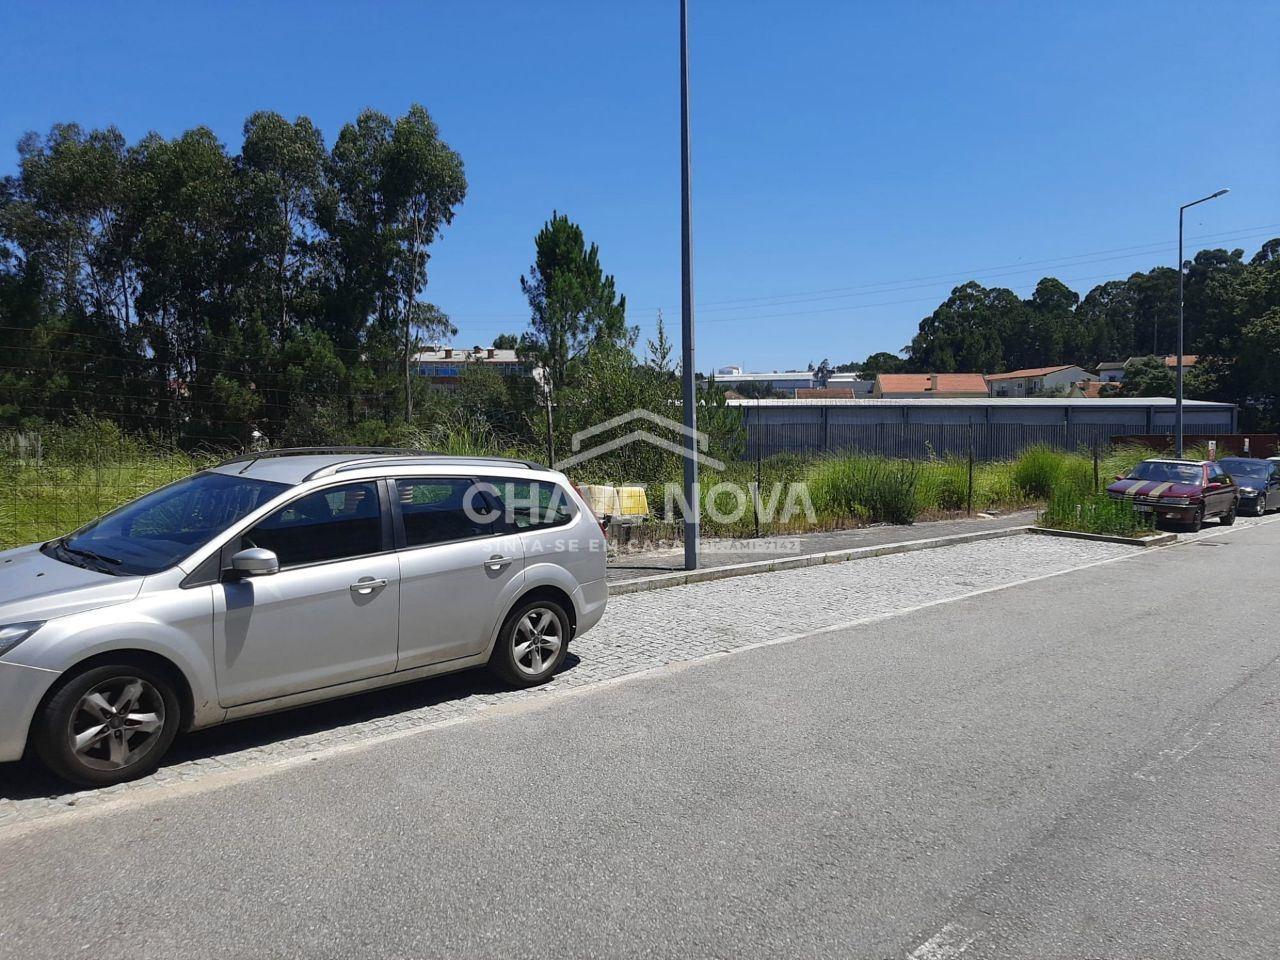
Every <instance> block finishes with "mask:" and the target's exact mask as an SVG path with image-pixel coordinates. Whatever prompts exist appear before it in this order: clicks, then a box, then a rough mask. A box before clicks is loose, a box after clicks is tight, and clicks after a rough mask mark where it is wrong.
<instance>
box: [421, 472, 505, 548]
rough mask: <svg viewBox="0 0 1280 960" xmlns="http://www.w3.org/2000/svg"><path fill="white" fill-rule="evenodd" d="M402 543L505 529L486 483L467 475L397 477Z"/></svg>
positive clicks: (449, 539)
mask: <svg viewBox="0 0 1280 960" xmlns="http://www.w3.org/2000/svg"><path fill="white" fill-rule="evenodd" d="M396 500H397V502H398V503H399V505H400V517H401V520H402V522H403V524H404V539H405V546H409V547H421V546H426V545H428V544H432V543H450V542H452V541H455V540H473V539H475V538H477V537H490V536H493V535H494V534H497V533H502V532H504V529H503V526H502V515H501V512H500V511H499V510H498V509H497V507H496V504H495V503H494V502H493V501H492V500H491V499H490V497H489V495H488V493H487V492H486V485H485V484H477V483H476V481H475V480H473V479H472V478H470V477H422V478H417V477H415V478H412V479H406V480H397V481H396Z"/></svg>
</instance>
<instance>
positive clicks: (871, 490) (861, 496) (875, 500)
mask: <svg viewBox="0 0 1280 960" xmlns="http://www.w3.org/2000/svg"><path fill="white" fill-rule="evenodd" d="M920 474H921V467H920V464H918V463H913V462H911V461H909V460H887V459H884V458H883V457H868V456H858V455H855V456H847V457H834V458H831V459H827V460H821V461H819V462H818V463H817V464H816V465H815V466H814V468H813V470H812V471H811V472H810V474H809V479H808V483H809V495H810V496H811V497H812V499H813V506H814V509H815V510H816V511H817V512H818V514H819V516H822V517H824V518H841V517H850V518H857V519H860V520H865V521H871V522H874V521H885V522H887V523H912V522H913V521H914V520H915V518H916V515H917V513H918V512H919V509H920V507H919V503H918V502H917V487H918V484H919V480H920Z"/></svg>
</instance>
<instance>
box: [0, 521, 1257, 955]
mask: <svg viewBox="0 0 1280 960" xmlns="http://www.w3.org/2000/svg"><path fill="white" fill-rule="evenodd" d="M1276 522H1280V514H1277V515H1276V516H1274V517H1272V518H1270V519H1263V520H1259V521H1258V522H1256V523H1251V524H1249V525H1248V526H1232V527H1223V528H1221V529H1219V530H1214V531H1212V532H1210V533H1200V534H1197V535H1194V538H1192V539H1188V540H1182V541H1179V542H1177V543H1172V544H1169V545H1168V546H1163V547H1146V548H1135V549H1134V551H1133V553H1128V554H1125V555H1123V556H1119V557H1109V558H1108V559H1106V560H1093V561H1090V562H1089V563H1085V564H1081V565H1080V566H1078V567H1069V568H1067V569H1065V570H1056V571H1054V572H1052V573H1043V574H1038V575H1037V576H1034V577H1024V578H1023V579H1021V580H1013V581H1010V582H1008V583H1001V584H997V585H995V586H991V587H983V588H982V589H979V590H971V591H969V592H967V593H961V594H956V595H955V596H952V597H943V598H942V599H939V600H930V601H927V602H925V603H918V604H914V605H912V606H907V607H901V608H899V609H897V610H890V611H887V612H885V613H878V614H873V615H871V616H866V617H858V618H855V619H852V620H845V621H842V622H840V623H834V624H829V625H827V626H825V627H818V628H816V629H813V630H806V631H803V632H801V633H793V634H788V635H786V636H781V637H773V638H771V639H768V640H760V641H757V642H755V643H746V644H742V645H741V646H738V647H735V648H733V649H732V650H725V651H719V652H717V653H711V654H707V655H706V656H705V657H698V658H696V659H692V660H683V661H680V662H678V663H669V664H663V665H661V666H657V667H651V668H650V669H648V670H640V671H637V672H635V673H628V674H623V675H621V676H617V677H610V678H608V679H605V680H601V681H599V682H597V683H593V684H586V685H583V686H580V687H568V688H564V689H558V690H557V689H552V688H550V687H542V688H540V689H541V692H542V693H543V695H542V696H538V697H530V698H528V699H522V700H518V701H514V702H512V703H509V704H501V705H495V706H493V707H491V708H490V709H488V710H484V711H475V712H472V713H469V714H468V715H466V716H461V717H450V718H448V719H443V720H440V721H437V722H433V723H427V724H423V725H421V726H415V727H412V728H409V729H405V730H393V731H390V732H388V733H386V734H381V735H376V736H370V737H366V738H363V739H361V740H358V741H355V742H352V743H339V744H332V745H329V746H326V747H323V748H321V749H318V750H314V751H312V752H309V753H305V754H301V755H298V756H293V757H283V758H280V759H272V760H268V761H266V762H265V763H263V764H262V765H261V766H258V767H242V768H238V769H234V770H226V771H215V772H211V773H210V774H209V775H208V776H207V777H202V778H201V779H199V780H192V781H185V782H182V783H179V784H176V785H175V784H172V783H157V784H154V785H148V786H147V787H146V788H142V789H138V790H136V791H133V792H130V793H124V794H121V795H120V796H119V797H114V798H112V799H110V800H105V801H103V802H101V803H96V804H94V805H93V806H92V807H85V808H80V809H76V810H74V811H68V812H66V813H60V814H58V815H56V816H48V817H41V818H38V819H35V820H26V821H20V822H18V823H15V824H12V825H10V826H6V827H0V839H10V838H13V837H15V836H22V835H25V834H27V833H31V832H35V831H37V830H41V829H44V828H47V827H50V826H53V825H55V824H60V823H78V822H80V821H81V820H82V819H84V818H86V817H94V816H97V815H98V814H101V813H114V812H116V811H118V810H120V809H121V808H124V807H131V806H141V805H145V804H149V803H155V802H158V801H163V800H169V799H172V798H176V797H184V796H193V795H196V794H200V793H204V792H206V791H209V790H215V789H218V788H220V787H222V786H229V785H231V784H235V783H245V782H248V781H251V780H257V779H259V778H261V777H266V776H270V775H272V774H275V773H280V772H283V771H285V770H289V769H291V768H293V767H296V766H300V765H306V764H308V763H311V762H312V761H315V760H321V759H326V758H330V757H336V756H341V755H343V754H348V753H353V752H355V751H358V750H364V749H367V748H369V747H374V746H379V745H381V744H384V743H390V742H392V741H394V740H401V739H404V738H405V737H410V736H417V735H418V734H421V733H425V732H430V731H434V730H439V729H441V728H443V727H451V726H453V725H455V724H460V723H473V722H477V721H487V720H490V719H491V718H494V717H500V716H507V715H511V714H517V713H523V712H525V711H526V710H533V709H539V708H541V707H542V706H544V705H546V704H549V703H555V702H558V701H560V700H565V699H569V698H572V697H578V696H583V695H586V694H593V693H597V692H599V691H601V690H606V689H609V688H610V687H614V686H618V685H621V684H624V683H634V682H636V681H639V680H649V679H652V678H654V677H659V676H665V675H667V674H672V673H677V672H679V671H681V670H687V669H689V668H691V667H696V666H699V665H701V664H704V663H709V662H712V661H714V660H718V659H720V658H721V657H729V656H735V655H737V654H740V653H747V652H749V651H751V650H759V649H762V648H764V647H773V646H778V645H779V644H784V643H795V642H796V641H798V640H806V639H808V638H810V637H819V636H823V635H825V634H829V633H838V632H840V631H842V630H849V629H852V628H854V627H861V626H867V625H869V624H873V623H881V622H883V621H885V620H890V619H893V618H894V617H901V616H907V615H909V614H912V613H916V612H918V611H921V610H928V609H930V608H932V607H938V606H942V605H943V604H947V603H958V602H960V601H963V600H971V599H973V598H974V597H980V596H985V595H986V594H990V593H997V592H999V591H1002V590H1011V589H1014V588H1015V587H1021V586H1026V585H1027V584H1030V583H1038V582H1039V581H1041V580H1049V579H1051V578H1053V577H1061V576H1065V575H1067V574H1071V573H1078V572H1079V571H1081V570H1089V569H1091V568H1093V567H1100V566H1104V565H1105V564H1109V563H1121V562H1124V561H1128V560H1137V559H1141V558H1143V557H1150V556H1153V555H1156V554H1158V553H1159V552H1160V551H1162V550H1176V549H1177V548H1178V547H1180V546H1182V545H1184V544H1186V543H1188V542H1190V543H1194V542H1196V541H1198V540H1205V539H1209V538H1212V537H1220V536H1226V535H1228V534H1232V533H1239V532H1241V531H1243V530H1253V529H1255V528H1256V527H1259V526H1262V525H1263V524H1266V523H1276ZM961 546H963V545H961ZM860 562H867V563H873V562H875V558H868V559H867V560H866V561H860ZM815 569H820V568H815ZM755 576H762V577H768V576H771V574H768V573H762V574H755ZM701 586H702V585H701V584H689V585H687V586H682V587H672V588H670V589H673V590H697V589H699V588H700V587H701ZM923 946H924V945H923V944H922V947H923ZM965 949H967V945H966V947H965ZM943 956H945V955H943Z"/></svg>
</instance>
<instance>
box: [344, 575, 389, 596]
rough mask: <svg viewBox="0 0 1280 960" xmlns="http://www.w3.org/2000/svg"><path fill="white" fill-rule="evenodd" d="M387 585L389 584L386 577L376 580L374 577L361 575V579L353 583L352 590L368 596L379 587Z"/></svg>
mask: <svg viewBox="0 0 1280 960" xmlns="http://www.w3.org/2000/svg"><path fill="white" fill-rule="evenodd" d="M386 585H387V580H386V578H385V577H383V578H380V579H377V580H375V579H374V578H373V577H361V578H360V579H359V580H357V581H356V582H355V583H353V584H352V585H351V592H352V593H359V594H361V595H363V596H368V595H369V594H371V593H373V591H374V590H377V589H378V588H379V587H385V586H386Z"/></svg>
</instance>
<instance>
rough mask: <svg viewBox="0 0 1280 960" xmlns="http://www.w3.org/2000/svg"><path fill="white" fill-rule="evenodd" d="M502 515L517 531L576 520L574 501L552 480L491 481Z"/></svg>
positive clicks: (544, 527) (492, 479) (505, 479)
mask: <svg viewBox="0 0 1280 960" xmlns="http://www.w3.org/2000/svg"><path fill="white" fill-rule="evenodd" d="M488 482H489V483H491V484H492V485H493V487H494V488H495V489H496V491H497V498H498V501H499V502H500V504H501V506H502V514H503V516H504V517H505V518H506V520H507V521H508V523H510V524H511V526H512V527H514V528H515V529H516V530H519V531H524V530H542V529H546V528H548V527H559V526H562V525H564V524H566V523H568V522H569V521H570V520H572V519H573V507H572V501H571V500H570V498H569V495H568V494H567V493H566V492H565V490H564V488H563V487H562V486H560V484H558V483H554V482H552V481H549V480H512V479H510V478H507V477H498V478H490V479H489V481H488Z"/></svg>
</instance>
